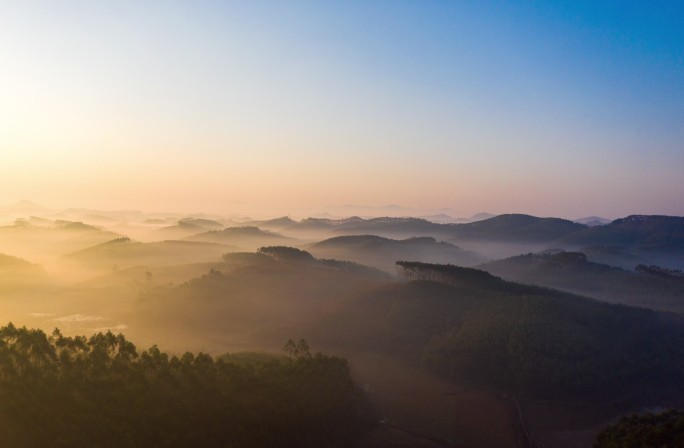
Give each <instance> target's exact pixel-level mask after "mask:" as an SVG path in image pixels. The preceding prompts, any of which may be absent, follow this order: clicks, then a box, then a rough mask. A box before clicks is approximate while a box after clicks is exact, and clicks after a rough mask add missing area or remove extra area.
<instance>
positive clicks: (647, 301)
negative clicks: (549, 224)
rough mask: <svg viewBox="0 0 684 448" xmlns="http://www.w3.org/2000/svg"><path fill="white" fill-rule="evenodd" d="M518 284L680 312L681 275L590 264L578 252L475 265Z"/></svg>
mask: <svg viewBox="0 0 684 448" xmlns="http://www.w3.org/2000/svg"><path fill="white" fill-rule="evenodd" d="M479 268H480V269H483V270H485V271H487V272H490V273H492V274H494V275H497V276H499V277H502V278H504V279H506V280H511V281H515V282H521V283H530V284H536V285H540V286H547V287H551V288H556V289H560V290H563V291H568V292H572V293H575V294H581V295H585V296H588V297H593V298H595V299H599V300H603V301H606V302H610V303H622V304H626V305H632V306H641V307H645V308H651V309H655V310H661V311H672V312H676V313H680V314H682V313H684V278H683V279H677V278H669V277H666V276H658V275H653V274H649V273H647V272H635V271H633V270H624V269H621V268H617V267H613V266H608V265H605V264H600V263H594V262H591V261H588V260H587V257H586V256H585V255H584V254H582V253H578V252H559V253H539V254H526V255H519V256H515V257H511V258H507V259H504V260H497V261H492V262H489V263H485V264H483V265H480V266H479Z"/></svg>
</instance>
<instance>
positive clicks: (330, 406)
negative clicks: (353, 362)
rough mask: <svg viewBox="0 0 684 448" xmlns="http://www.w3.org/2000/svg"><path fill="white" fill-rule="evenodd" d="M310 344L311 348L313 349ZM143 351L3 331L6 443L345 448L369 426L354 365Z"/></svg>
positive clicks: (0, 360)
mask: <svg viewBox="0 0 684 448" xmlns="http://www.w3.org/2000/svg"><path fill="white" fill-rule="evenodd" d="M304 344H306V343H305V342H304ZM300 345H301V347H300V346H298V349H299V350H300V352H301V351H302V350H304V349H306V353H307V356H297V357H295V358H293V359H288V358H283V357H277V356H273V357H256V358H251V359H250V362H244V358H243V359H242V360H238V362H234V359H231V357H230V356H227V357H221V358H219V359H218V360H214V359H213V358H212V357H211V356H209V355H207V354H203V353H199V354H197V355H194V354H192V353H185V354H184V355H182V356H181V357H180V358H178V357H176V356H169V355H168V354H166V353H164V352H161V351H160V350H159V349H158V348H157V347H156V346H153V347H151V348H150V349H148V350H145V351H143V352H138V351H137V350H136V347H135V346H134V345H133V344H132V343H131V342H129V341H127V340H126V339H125V337H124V336H123V335H114V334H112V333H111V332H107V333H98V334H95V335H93V336H92V337H90V338H86V337H83V336H77V337H65V336H63V335H62V334H61V333H60V332H59V330H55V331H54V332H53V334H52V335H51V336H47V335H46V334H45V333H43V332H42V331H40V330H30V329H26V328H16V327H14V326H13V325H12V324H9V325H7V326H6V327H2V328H0V446H12V447H44V446H50V447H140V446H145V447H189V446H193V447H251V446H273V447H277V446H282V447H291V446H301V447H319V446H330V447H334V446H347V445H348V444H350V443H351V442H352V441H353V440H354V439H356V438H358V437H359V436H360V434H361V433H362V432H363V431H365V430H366V429H367V428H368V427H369V422H370V421H371V419H370V418H369V416H370V413H369V412H368V409H367V407H366V404H365V401H364V398H363V395H362V394H361V393H360V392H359V391H358V390H357V389H356V387H355V386H354V384H353V383H352V381H351V378H350V376H349V369H348V366H347V363H346V361H345V360H343V359H341V358H335V357H327V356H323V355H321V354H316V355H313V356H312V355H310V354H308V347H305V346H304V345H302V344H301V341H300Z"/></svg>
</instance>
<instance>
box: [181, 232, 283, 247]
mask: <svg viewBox="0 0 684 448" xmlns="http://www.w3.org/2000/svg"><path fill="white" fill-rule="evenodd" d="M185 240H187V241H203V242H209V243H221V244H227V245H231V246H234V247H238V248H240V249H242V250H254V249H256V248H258V247H262V246H273V245H278V244H287V243H289V244H292V243H293V242H294V241H295V240H294V239H293V238H288V237H285V236H283V235H280V234H278V233H275V232H270V231H266V230H261V229H259V228H258V227H250V226H245V227H228V228H227V229H223V230H210V231H208V232H202V233H199V234H197V235H192V236H189V237H186V238H185Z"/></svg>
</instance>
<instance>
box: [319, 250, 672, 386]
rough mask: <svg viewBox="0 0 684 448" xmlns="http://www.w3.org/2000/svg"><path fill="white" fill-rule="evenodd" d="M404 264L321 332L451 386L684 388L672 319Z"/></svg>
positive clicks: (463, 271) (453, 270)
mask: <svg viewBox="0 0 684 448" xmlns="http://www.w3.org/2000/svg"><path fill="white" fill-rule="evenodd" d="M402 265H403V267H404V268H408V269H407V270H412V272H410V275H409V276H408V278H409V279H413V280H411V281H408V282H405V283H399V284H392V285H386V286H384V287H381V288H377V289H375V290H374V291H371V292H368V293H366V294H365V295H363V296H361V297H359V298H357V299H356V300H355V301H354V302H352V303H348V304H346V306H345V307H342V308H341V309H340V310H339V311H338V312H337V313H336V314H335V315H333V316H331V317H330V318H329V319H328V320H327V321H326V322H325V323H324V324H323V325H321V326H320V327H318V333H317V334H318V335H320V336H321V337H327V338H329V340H330V341H331V342H334V343H337V344H346V345H348V346H351V347H355V346H366V347H368V346H371V347H373V348H374V349H376V350H383V351H387V352H391V353H397V354H402V356H406V357H408V358H409V359H412V360H414V361H422V363H423V365H424V366H425V367H426V368H427V369H429V370H431V371H433V372H436V373H438V374H440V375H443V376H445V377H448V378H454V379H459V380H463V379H466V380H469V381H473V382H474V383H477V384H481V385H485V386H489V387H496V388H500V389H504V390H508V391H512V392H516V393H522V394H528V395H534V396H539V397H545V398H561V397H563V398H568V397H583V398H594V399H597V398H600V397H606V396H613V397H615V396H623V395H625V394H627V393H629V392H634V390H635V388H640V389H642V390H644V389H648V388H658V387H667V386H668V385H676V384H680V381H682V380H684V378H682V374H681V372H682V368H684V325H682V319H681V318H678V317H677V316H674V315H668V314H660V313H657V312H654V311H650V310H645V309H639V308H631V307H627V306H621V305H611V304H607V303H603V302H599V301H596V300H592V299H587V298H584V297H580V296H576V295H572V294H567V293H563V292H560V291H556V290H552V289H547V288H542V287H536V286H530V285H522V284H518V283H513V282H506V281H504V280H502V279H500V278H498V277H494V276H492V275H490V274H488V273H486V272H484V271H478V270H476V269H469V268H459V267H455V266H444V265H429V264H426V263H403V264H402Z"/></svg>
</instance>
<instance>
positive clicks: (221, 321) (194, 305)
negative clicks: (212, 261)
mask: <svg viewBox="0 0 684 448" xmlns="http://www.w3.org/2000/svg"><path fill="white" fill-rule="evenodd" d="M225 259H226V266H225V269H224V268H223V267H221V266H217V267H216V268H214V269H212V270H211V271H210V272H208V273H206V274H205V275H203V276H201V277H198V278H195V279H192V280H190V281H187V282H185V283H183V284H181V285H179V286H159V287H157V288H153V289H151V290H149V291H147V292H145V293H144V294H142V295H141V297H140V300H139V301H138V303H137V305H136V309H135V315H134V316H131V318H132V319H134V320H136V321H139V322H140V325H141V326H149V325H150V322H153V323H154V324H153V325H160V327H162V328H163V327H167V328H168V327H171V328H174V329H175V330H176V331H185V330H187V331H190V332H193V333H198V332H199V333H200V334H223V335H230V336H231V337H235V336H238V335H246V334H249V335H254V334H257V333H261V332H269V333H274V332H279V331H282V329H283V328H284V326H289V325H301V324H302V323H304V322H310V321H311V320H315V319H318V318H320V317H321V316H322V315H323V314H325V313H327V312H330V311H331V310H332V309H334V308H335V307H336V306H337V305H338V304H339V303H340V302H342V301H345V300H348V299H350V298H351V297H353V296H354V295H355V294H357V293H358V291H364V290H366V289H368V288H372V287H374V286H376V285H378V284H383V283H386V282H387V281H388V280H389V279H390V276H389V275H388V274H386V273H384V272H382V271H379V270H377V269H373V268H369V267H366V266H361V265H358V264H356V263H351V262H341V261H332V260H317V259H315V258H314V257H313V256H311V254H309V253H308V252H305V251H302V250H299V249H295V248H289V247H278V246H275V247H267V248H262V249H260V251H259V252H258V253H231V254H226V255H225ZM285 336H286V333H282V332H281V333H279V334H278V335H277V336H276V337H275V339H276V340H277V341H280V340H281V339H282V338H283V337H285Z"/></svg>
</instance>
